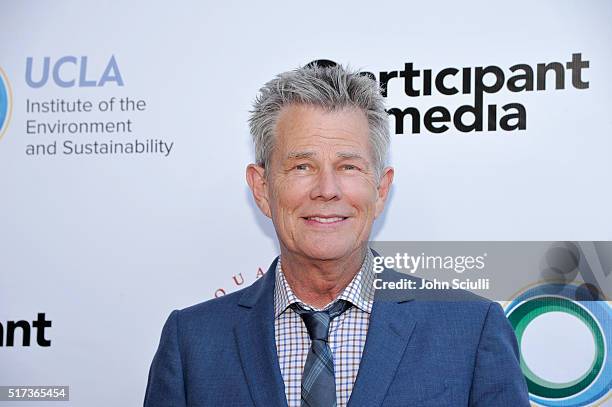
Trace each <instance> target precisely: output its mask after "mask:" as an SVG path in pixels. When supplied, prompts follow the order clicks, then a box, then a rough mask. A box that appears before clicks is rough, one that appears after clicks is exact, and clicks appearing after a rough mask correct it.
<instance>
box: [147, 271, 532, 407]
mask: <svg viewBox="0 0 612 407" xmlns="http://www.w3.org/2000/svg"><path fill="white" fill-rule="evenodd" d="M275 268H276V260H275V261H274V262H273V263H272V265H271V266H270V268H269V269H268V272H267V273H266V274H265V276H264V277H262V278H261V279H259V280H258V281H256V282H255V283H254V284H253V285H251V286H250V287H247V288H245V289H242V290H240V291H238V292H235V293H232V294H229V295H226V296H224V297H221V298H217V299H214V300H210V301H206V302H204V303H201V304H198V305H194V306H192V307H189V308H186V309H183V310H180V311H173V312H172V313H171V314H170V317H169V318H168V320H167V322H166V324H165V325H164V328H163V332H162V335H161V340H160V344H159V348H158V350H157V352H156V354H155V357H154V359H153V363H152V364H151V369H150V372H149V381H148V384H147V390H146V395H145V401H144V405H145V406H146V407H161V406H172V407H184V406H190V407H196V406H198V407H200V406H215V407H216V406H259V407H272V406H286V405H287V401H286V398H285V391H284V384H283V378H282V376H281V372H280V367H279V365H278V360H277V356H276V345H275V339H274V311H273V307H274V298H273V293H274V282H275V278H274V274H275ZM385 273H386V275H387V280H388V279H389V278H391V279H397V278H399V276H400V274H399V273H397V272H394V271H392V270H386V271H385ZM389 276H391V277H389ZM401 277H403V278H405V277H406V275H404V274H401ZM378 293H379V292H377V296H376V297H375V301H374V306H373V309H372V314H371V317H370V318H371V319H370V326H369V329H368V334H367V338H366V344H365V348H364V351H363V356H362V359H361V364H360V366H359V373H358V375H357V379H356V382H355V385H354V388H353V392H352V394H351V397H350V400H349V406H356V407H361V406H389V407H391V406H436V407H440V406H453V407H454V406H486V407H491V406H494V407H497V406H511V407H521V406H529V400H528V393H527V386H526V384H525V381H524V378H523V375H522V373H521V370H520V368H519V364H518V357H517V355H518V351H517V344H516V337H515V335H514V332H513V330H512V328H511V327H510V325H509V323H508V321H507V319H506V317H505V316H504V314H503V311H502V309H501V307H500V306H499V305H498V304H497V303H494V302H490V301H486V300H475V299H474V298H471V299H470V300H467V301H464V300H459V301H452V302H451V301H430V300H419V299H415V298H414V296H413V295H412V294H410V293H409V292H406V291H401V292H397V293H394V294H393V295H394V296H395V298H381V297H380V296H378Z"/></svg>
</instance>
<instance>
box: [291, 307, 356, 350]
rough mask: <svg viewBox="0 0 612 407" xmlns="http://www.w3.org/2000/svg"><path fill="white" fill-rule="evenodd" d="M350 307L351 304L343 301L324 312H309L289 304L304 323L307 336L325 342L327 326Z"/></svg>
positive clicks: (327, 333) (327, 331) (327, 332)
mask: <svg viewBox="0 0 612 407" xmlns="http://www.w3.org/2000/svg"><path fill="white" fill-rule="evenodd" d="M350 307H351V303H350V302H348V301H345V300H338V301H336V302H335V303H333V304H332V306H331V307H329V308H328V309H326V310H324V311H310V310H307V309H305V308H304V307H302V306H301V305H299V304H298V303H293V304H291V308H293V310H294V311H295V312H297V313H298V314H299V315H300V316H301V317H302V320H303V321H304V325H306V329H307V330H308V335H309V336H310V339H311V340H313V341H314V340H322V341H327V337H328V335H329V324H330V322H331V320H332V319H334V318H336V317H337V316H339V315H340V314H342V313H343V312H344V311H346V310H347V309H349V308H350Z"/></svg>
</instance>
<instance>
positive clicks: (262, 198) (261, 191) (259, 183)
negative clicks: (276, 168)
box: [246, 164, 272, 218]
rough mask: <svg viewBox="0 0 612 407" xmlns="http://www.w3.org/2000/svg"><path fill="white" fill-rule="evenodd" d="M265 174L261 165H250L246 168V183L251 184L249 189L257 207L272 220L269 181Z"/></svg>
mask: <svg viewBox="0 0 612 407" xmlns="http://www.w3.org/2000/svg"><path fill="white" fill-rule="evenodd" d="M264 174H265V171H264V168H263V167H262V166H260V165H257V164H249V165H248V166H247V168H246V181H247V184H249V188H251V192H252V193H253V198H254V199H255V202H256V203H257V206H258V207H259V209H260V210H261V211H262V212H263V214H264V215H266V216H267V217H268V218H272V212H271V211H270V201H269V198H268V181H267V180H266V177H265V175H264Z"/></svg>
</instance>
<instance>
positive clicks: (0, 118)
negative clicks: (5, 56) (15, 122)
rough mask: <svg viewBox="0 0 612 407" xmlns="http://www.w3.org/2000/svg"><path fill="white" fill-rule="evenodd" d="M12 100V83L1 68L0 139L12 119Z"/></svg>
mask: <svg viewBox="0 0 612 407" xmlns="http://www.w3.org/2000/svg"><path fill="white" fill-rule="evenodd" d="M12 102H13V100H12V94H11V85H10V84H9V81H8V77H7V76H6V74H5V73H4V70H3V69H2V68H0V140H2V136H4V133H5V132H6V129H7V128H8V125H9V122H10V121H11V111H12V107H13V106H12Z"/></svg>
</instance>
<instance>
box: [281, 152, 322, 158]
mask: <svg viewBox="0 0 612 407" xmlns="http://www.w3.org/2000/svg"><path fill="white" fill-rule="evenodd" d="M314 156H315V153H314V151H291V152H289V153H288V154H287V158H289V159H298V160H300V159H304V158H312V157H314Z"/></svg>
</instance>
